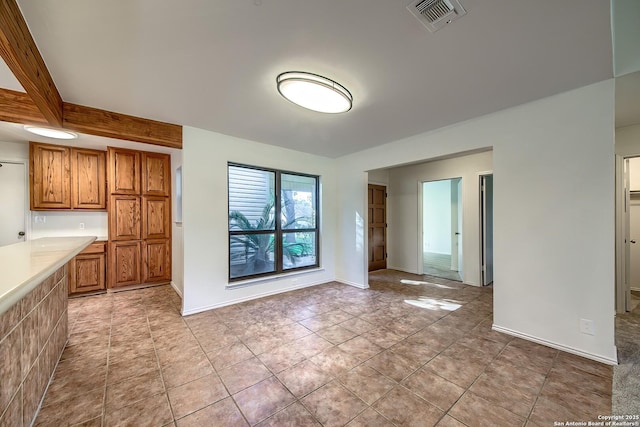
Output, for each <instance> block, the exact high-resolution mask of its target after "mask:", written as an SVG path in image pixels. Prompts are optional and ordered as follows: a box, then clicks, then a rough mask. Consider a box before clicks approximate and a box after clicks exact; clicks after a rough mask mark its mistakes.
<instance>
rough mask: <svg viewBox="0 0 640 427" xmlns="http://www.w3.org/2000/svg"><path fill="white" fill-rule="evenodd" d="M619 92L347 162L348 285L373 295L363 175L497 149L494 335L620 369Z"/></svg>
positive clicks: (485, 122)
mask: <svg viewBox="0 0 640 427" xmlns="http://www.w3.org/2000/svg"><path fill="white" fill-rule="evenodd" d="M614 91H615V89H614V81H613V80H607V81H603V82H600V83H597V84H593V85H590V86H586V87H582V88H579V89H576V90H573V91H570V92H567V93H563V94H559V95H555V96H553V97H549V98H545V99H542V100H539V101H535V102H531V103H528V104H525V105H521V106H518V107H515V108H510V109H508V110H504V111H500V112H497V113H494V114H491V115H487V116H484V117H480V118H477V119H473V120H469V121H467V122H463V123H459V124H456V125H453V126H449V127H447V128H443V129H439V130H436V131H433V132H428V133H425V134H421V135H417V136H414V137H411V138H407V139H404V140H401V141H397V142H394V143H390V144H385V145H383V146H380V147H376V148H373V149H370V150H366V151H363V152H359V153H356V154H353V155H350V156H345V157H342V158H340V159H339V170H338V179H339V182H340V186H339V203H340V212H339V215H340V216H339V218H338V224H339V227H340V242H341V244H340V245H338V246H337V250H336V252H337V257H336V260H337V265H336V277H337V279H338V280H341V281H345V282H350V283H355V284H360V285H361V286H366V284H367V271H366V264H365V263H364V262H363V260H365V259H366V251H365V248H366V236H365V235H364V234H363V233H361V231H360V218H365V219H366V192H365V188H366V173H365V172H364V171H367V170H371V169H379V168H385V167H390V166H394V165H401V164H407V163H410V162H415V161H416V160H418V159H430V158H436V157H440V156H446V155H451V154H453V153H461V152H466V151H469V150H477V149H482V148H485V147H493V171H494V210H495V212H494V260H495V271H494V327H496V328H498V329H500V330H502V331H509V332H510V333H512V334H516V335H520V336H523V337H527V338H529V339H533V340H537V341H539V342H543V343H546V344H548V345H552V346H555V347H557V348H562V349H564V350H567V351H573V352H575V353H579V354H582V355H586V356H588V357H591V358H593V359H598V360H602V361H608V362H614V361H615V360H616V351H615V345H614V272H615V270H614V268H615V267H614V161H613V155H614V141H613V139H614ZM365 223H366V221H365ZM476 228H477V227H476ZM361 235H362V237H360V236H361ZM580 319H590V320H593V322H594V324H595V329H596V335H595V336H590V335H585V334H582V333H580V331H579V325H580Z"/></svg>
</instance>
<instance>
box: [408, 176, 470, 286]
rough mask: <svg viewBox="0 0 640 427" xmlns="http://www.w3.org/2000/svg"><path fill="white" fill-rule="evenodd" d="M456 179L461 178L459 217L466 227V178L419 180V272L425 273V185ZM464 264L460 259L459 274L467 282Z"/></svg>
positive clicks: (461, 242)
mask: <svg viewBox="0 0 640 427" xmlns="http://www.w3.org/2000/svg"><path fill="white" fill-rule="evenodd" d="M454 179H459V180H460V194H458V200H459V201H460V208H459V211H460V212H461V215H460V218H459V219H458V222H459V223H460V224H462V228H463V229H464V208H463V207H462V205H464V198H463V197H462V195H463V194H464V180H463V179H462V176H452V177H449V178H438V179H426V180H420V181H418V224H417V225H418V268H417V274H420V275H422V274H424V247H423V246H424V227H423V222H424V218H423V217H422V215H423V213H424V212H423V209H422V206H423V203H424V200H423V199H424V197H423V194H422V192H423V190H422V189H423V185H424V184H426V183H428V182H437V181H451V180H454ZM458 232H459V233H460V237H459V239H460V241H459V244H458V245H459V248H460V249H459V250H460V252H461V253H462V261H464V244H463V240H462V239H463V237H464V236H463V234H462V230H458ZM451 252H453V248H451ZM464 273H465V271H464V266H463V264H462V262H460V260H458V275H459V276H460V282H461V283H465V281H464Z"/></svg>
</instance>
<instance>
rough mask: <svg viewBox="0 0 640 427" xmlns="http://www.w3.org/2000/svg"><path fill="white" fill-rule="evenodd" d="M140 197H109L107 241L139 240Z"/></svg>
mask: <svg viewBox="0 0 640 427" xmlns="http://www.w3.org/2000/svg"><path fill="white" fill-rule="evenodd" d="M140 228H141V227H140V197H138V196H119V195H115V196H111V198H110V199H109V240H140Z"/></svg>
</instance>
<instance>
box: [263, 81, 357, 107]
mask: <svg viewBox="0 0 640 427" xmlns="http://www.w3.org/2000/svg"><path fill="white" fill-rule="evenodd" d="M276 81H277V83H278V92H280V95H282V96H284V97H285V98H286V99H288V100H289V101H291V102H293V103H294V104H297V105H299V106H301V107H304V108H307V109H309V110H313V111H318V112H320V113H344V112H346V111H349V110H350V109H351V107H352V106H353V96H352V95H351V93H350V92H349V91H348V90H347V88H345V87H344V86H342V85H341V84H339V83H337V82H334V81H333V80H331V79H328V78H326V77H322V76H319V75H317V74H312V73H305V72H302V71H287V72H285V73H282V74H280V75H279V76H278V78H277V79H276Z"/></svg>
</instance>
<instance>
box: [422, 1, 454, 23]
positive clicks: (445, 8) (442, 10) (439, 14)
mask: <svg viewBox="0 0 640 427" xmlns="http://www.w3.org/2000/svg"><path fill="white" fill-rule="evenodd" d="M416 9H418V10H419V11H420V13H421V14H422V15H423V16H424V17H425V18H427V19H428V20H429V22H436V21H437V20H439V19H442V18H443V17H444V16H445V15H448V14H449V13H450V12H451V11H452V10H453V7H451V6H450V5H449V4H447V2H446V1H444V0H424V1H422V2H421V3H418V4H417V5H416Z"/></svg>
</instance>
